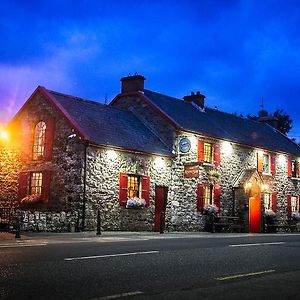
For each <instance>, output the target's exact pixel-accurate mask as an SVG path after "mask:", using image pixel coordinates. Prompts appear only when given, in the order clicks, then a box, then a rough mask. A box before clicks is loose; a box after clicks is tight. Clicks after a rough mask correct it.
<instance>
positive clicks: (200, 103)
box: [183, 92, 205, 108]
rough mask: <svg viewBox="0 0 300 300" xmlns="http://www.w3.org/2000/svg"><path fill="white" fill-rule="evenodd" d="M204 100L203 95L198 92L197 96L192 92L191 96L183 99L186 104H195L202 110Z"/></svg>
mask: <svg viewBox="0 0 300 300" xmlns="http://www.w3.org/2000/svg"><path fill="white" fill-rule="evenodd" d="M204 99H205V96H204V95H202V94H201V93H200V92H197V93H196V94H195V93H194V92H191V95H188V96H184V97H183V100H184V101H185V102H189V103H191V102H193V103H195V104H196V105H198V106H199V107H201V108H204Z"/></svg>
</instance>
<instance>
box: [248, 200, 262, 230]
mask: <svg viewBox="0 0 300 300" xmlns="http://www.w3.org/2000/svg"><path fill="white" fill-rule="evenodd" d="M260 202H261V201H260V197H259V196H256V197H250V198H249V232H252V233H258V232H260V231H261V229H260V228H261V226H260V217H261V216H260V205H261V203H260Z"/></svg>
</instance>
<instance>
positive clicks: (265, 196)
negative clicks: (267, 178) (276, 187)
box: [263, 193, 272, 210]
mask: <svg viewBox="0 0 300 300" xmlns="http://www.w3.org/2000/svg"><path fill="white" fill-rule="evenodd" d="M263 200H264V207H265V210H267V209H272V199H271V194H269V193H264V194H263Z"/></svg>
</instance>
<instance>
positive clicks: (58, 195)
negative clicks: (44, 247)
mask: <svg viewBox="0 0 300 300" xmlns="http://www.w3.org/2000/svg"><path fill="white" fill-rule="evenodd" d="M49 117H51V118H53V119H54V122H55V132H54V143H53V152H52V160H51V161H44V160H40V161H34V160H32V155H31V154H32V153H31V149H32V146H33V136H34V128H35V125H36V124H37V123H38V122H39V121H41V120H47V119H48V118H49ZM13 127H14V128H15V130H16V128H17V129H18V130H19V131H20V132H21V131H22V130H24V128H27V129H28V130H29V141H28V142H29V143H28V144H27V147H28V149H30V150H29V154H30V157H29V158H28V159H27V160H26V161H22V162H21V165H19V167H18V171H14V172H11V173H12V174H13V178H14V179H13V180H14V183H13V185H12V186H13V187H11V188H10V189H12V190H13V193H14V195H16V192H17V189H18V187H17V179H18V173H19V172H20V171H23V172H28V173H30V172H33V171H44V170H47V171H51V185H50V195H49V201H48V203H47V204H42V205H38V207H34V206H33V207H29V208H28V211H24V215H28V216H34V217H26V218H25V219H24V220H25V221H24V225H23V228H24V229H30V230H31V229H34V228H39V230H41V229H40V228H43V230H47V231H61V230H62V228H63V229H67V228H69V227H70V224H66V223H70V222H72V223H73V219H74V217H65V218H62V217H59V218H58V217H57V214H61V213H63V214H65V215H66V216H69V215H70V216H71V215H72V216H73V215H74V214H76V215H79V216H80V218H79V219H80V220H81V217H82V210H83V186H84V176H83V174H84V172H83V165H84V149H85V144H84V142H83V141H82V140H81V138H80V137H79V136H78V134H77V133H76V131H75V129H73V128H72V127H71V126H70V125H69V123H68V122H67V121H66V119H65V118H64V117H63V116H62V115H61V114H60V113H59V112H58V111H57V110H56V108H55V107H53V106H52V105H50V103H49V102H48V100H47V99H45V98H43V96H41V95H40V94H36V95H35V97H34V98H33V99H32V100H31V101H30V102H29V104H28V105H27V106H26V109H24V110H22V111H21V113H20V114H19V115H18V118H17V119H16V120H15V121H14V124H13ZM19 162H20V161H19ZM1 176H3V175H1ZM8 182H9V181H7V183H6V184H8ZM14 197H15V196H14ZM29 219H30V222H28V221H26V220H29ZM60 220H61V222H60ZM71 220H72V221H71ZM80 225H81V224H79V226H80Z"/></svg>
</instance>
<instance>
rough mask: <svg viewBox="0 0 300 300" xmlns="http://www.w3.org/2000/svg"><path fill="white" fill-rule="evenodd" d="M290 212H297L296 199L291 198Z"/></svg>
mask: <svg viewBox="0 0 300 300" xmlns="http://www.w3.org/2000/svg"><path fill="white" fill-rule="evenodd" d="M291 211H292V213H293V212H298V211H299V201H298V197H294V196H292V197H291Z"/></svg>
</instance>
